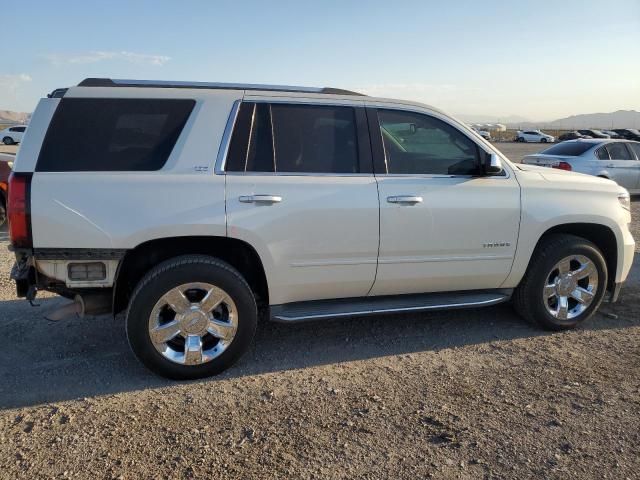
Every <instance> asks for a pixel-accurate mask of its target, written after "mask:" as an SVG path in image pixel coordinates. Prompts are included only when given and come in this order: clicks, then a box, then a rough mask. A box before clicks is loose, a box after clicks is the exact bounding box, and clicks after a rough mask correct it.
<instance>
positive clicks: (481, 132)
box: [471, 127, 491, 140]
mask: <svg viewBox="0 0 640 480" xmlns="http://www.w3.org/2000/svg"><path fill="white" fill-rule="evenodd" d="M471 128H472V129H473V131H474V132H476V133H477V134H478V135H480V136H481V137H482V138H484V139H485V140H491V132H489V131H487V130H478V129H477V128H475V127H471Z"/></svg>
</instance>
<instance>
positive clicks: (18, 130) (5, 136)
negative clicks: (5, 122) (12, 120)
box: [0, 125, 27, 145]
mask: <svg viewBox="0 0 640 480" xmlns="http://www.w3.org/2000/svg"><path fill="white" fill-rule="evenodd" d="M26 130H27V126H26V125H15V126H13V127H9V128H5V129H4V130H0V140H2V143H4V144H5V145H15V144H16V143H20V142H22V137H23V136H24V132H25V131H26Z"/></svg>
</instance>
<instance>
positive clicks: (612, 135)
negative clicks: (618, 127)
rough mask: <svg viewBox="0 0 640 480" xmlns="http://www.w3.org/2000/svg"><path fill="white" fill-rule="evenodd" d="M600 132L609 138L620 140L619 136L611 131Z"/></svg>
mask: <svg viewBox="0 0 640 480" xmlns="http://www.w3.org/2000/svg"><path fill="white" fill-rule="evenodd" d="M601 131H602V133H606V134H607V135H609V138H622V137H621V136H620V135H618V134H617V133H616V132H614V131H613V130H601Z"/></svg>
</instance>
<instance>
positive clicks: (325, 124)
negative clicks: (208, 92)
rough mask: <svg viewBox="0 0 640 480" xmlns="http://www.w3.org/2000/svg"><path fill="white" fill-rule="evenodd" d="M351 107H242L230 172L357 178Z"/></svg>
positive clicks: (355, 142) (266, 104)
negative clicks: (332, 175) (344, 174)
mask: <svg viewBox="0 0 640 480" xmlns="http://www.w3.org/2000/svg"><path fill="white" fill-rule="evenodd" d="M357 139H358V136H357V130H356V119H355V109H354V108H353V107H340V106H324V105H302V104H279V103H276V104H269V103H252V102H244V103H243V104H242V105H241V106H240V110H239V111H238V117H237V119H236V125H235V128H234V132H233V136H232V138H231V143H230V146H229V153H228V155H227V166H226V171H228V172H280V173H336V174H342V173H359V172H360V168H359V157H358V140H357Z"/></svg>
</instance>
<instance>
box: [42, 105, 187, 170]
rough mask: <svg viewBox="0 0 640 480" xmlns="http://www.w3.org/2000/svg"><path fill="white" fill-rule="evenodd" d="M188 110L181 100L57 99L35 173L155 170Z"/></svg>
mask: <svg viewBox="0 0 640 480" xmlns="http://www.w3.org/2000/svg"><path fill="white" fill-rule="evenodd" d="M194 105H195V101H194V100H181V99H121V98H120V99H119V98H63V99H62V100H61V101H60V105H59V106H58V109H57V110H56V113H55V114H54V116H53V119H52V120H51V124H50V125H49V129H48V130H47V134H46V137H45V140H44V142H43V145H42V150H41V152H40V156H39V157H38V163H37V166H36V171H38V172H99V171H106V172H113V171H154V170H160V169H161V168H162V167H163V166H164V164H165V163H166V161H167V159H168V158H169V155H170V154H171V151H172V150H173V147H174V145H175V144H176V141H177V140H178V137H179V136H180V133H181V132H182V129H183V128H184V126H185V124H186V122H187V119H188V118H189V115H190V114H191V111H192V110H193V107H194Z"/></svg>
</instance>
